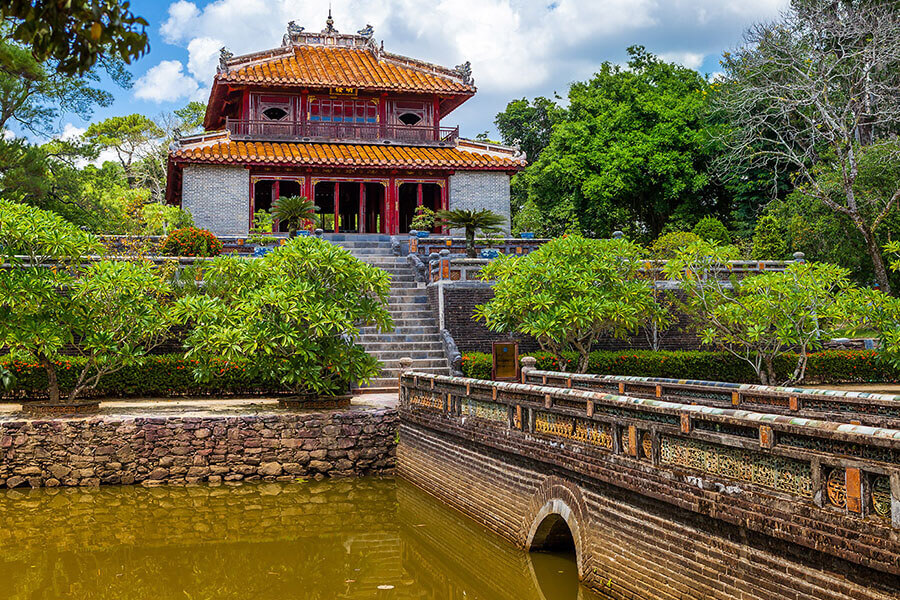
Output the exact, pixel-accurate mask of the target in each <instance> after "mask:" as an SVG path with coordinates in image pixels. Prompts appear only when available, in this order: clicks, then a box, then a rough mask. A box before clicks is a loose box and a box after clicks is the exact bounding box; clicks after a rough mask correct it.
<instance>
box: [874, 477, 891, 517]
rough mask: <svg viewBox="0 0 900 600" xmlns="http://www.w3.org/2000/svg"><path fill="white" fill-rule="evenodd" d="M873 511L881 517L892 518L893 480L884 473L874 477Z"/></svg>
mask: <svg viewBox="0 0 900 600" xmlns="http://www.w3.org/2000/svg"><path fill="white" fill-rule="evenodd" d="M872 511H873V512H874V513H875V514H876V515H878V516H879V517H882V518H885V519H890V518H891V480H890V479H889V478H888V477H885V476H884V475H876V476H875V477H873V478H872Z"/></svg>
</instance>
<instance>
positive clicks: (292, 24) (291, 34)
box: [281, 21, 305, 46]
mask: <svg viewBox="0 0 900 600" xmlns="http://www.w3.org/2000/svg"><path fill="white" fill-rule="evenodd" d="M304 29H305V27H300V26H299V25H297V22H296V21H288V24H287V33H286V34H285V35H284V39H282V40H281V45H282V46H289V45H290V44H291V43H292V42H296V41H297V40H298V39H299V38H300V34H301V33H303V30H304Z"/></svg>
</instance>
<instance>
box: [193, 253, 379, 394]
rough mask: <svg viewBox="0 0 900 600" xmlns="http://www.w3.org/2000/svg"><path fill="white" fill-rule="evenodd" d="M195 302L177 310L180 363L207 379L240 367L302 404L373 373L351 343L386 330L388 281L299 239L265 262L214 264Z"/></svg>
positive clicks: (369, 360)
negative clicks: (186, 328) (306, 397)
mask: <svg viewBox="0 0 900 600" xmlns="http://www.w3.org/2000/svg"><path fill="white" fill-rule="evenodd" d="M203 276H204V281H205V284H206V286H205V289H204V291H203V293H198V294H191V295H188V296H185V297H184V298H182V299H180V300H179V308H178V315H179V318H180V320H181V321H182V322H184V323H186V324H190V325H193V328H192V330H191V332H190V334H189V335H188V338H187V341H186V343H187V346H188V348H189V350H188V352H187V357H188V358H194V359H197V360H198V361H199V363H198V367H197V374H198V376H199V377H201V378H203V379H208V378H210V377H212V376H214V374H215V372H216V369H218V368H221V363H220V361H222V360H224V361H226V362H240V363H242V364H244V363H245V362H246V359H247V357H251V358H252V359H253V360H251V361H249V364H248V369H250V370H252V371H253V374H254V376H258V377H262V378H264V379H268V380H271V381H276V382H280V383H281V384H282V385H284V386H285V387H286V388H288V389H290V390H292V391H294V392H296V393H303V394H319V395H322V394H336V393H340V392H343V391H345V390H346V389H347V387H348V385H349V383H350V382H352V381H360V382H365V381H368V380H369V379H370V378H372V377H375V376H376V375H377V374H378V372H379V365H378V363H377V361H376V360H375V359H374V358H373V357H371V356H370V355H368V354H366V352H365V351H364V350H363V349H362V348H361V347H359V346H357V345H356V344H354V343H353V341H352V340H353V339H354V338H355V336H356V335H357V334H358V332H359V329H358V328H359V327H361V326H364V325H369V324H374V325H376V326H378V327H379V328H380V329H382V330H389V329H390V328H391V327H392V324H391V318H390V315H389V314H388V312H387V309H386V305H387V299H388V292H389V290H390V282H389V276H388V274H387V273H385V272H384V271H382V270H381V269H378V268H375V267H373V266H370V265H367V264H365V263H363V262H362V261H359V260H357V259H356V258H354V257H353V256H352V255H351V254H350V253H349V252H347V251H346V250H344V249H342V248H339V247H337V246H335V245H333V244H329V243H328V242H326V241H324V240H320V239H318V238H315V237H298V238H294V239H292V240H291V241H289V242H288V243H287V244H285V245H284V246H280V247H278V248H276V249H275V250H274V251H272V252H269V253H268V254H266V255H265V257H263V258H259V259H252V260H246V259H241V258H235V257H220V258H218V259H216V260H215V261H213V262H212V264H211V265H210V266H209V267H208V268H207V269H206V270H205V272H204V274H203Z"/></svg>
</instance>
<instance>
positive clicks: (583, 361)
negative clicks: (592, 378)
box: [577, 352, 591, 373]
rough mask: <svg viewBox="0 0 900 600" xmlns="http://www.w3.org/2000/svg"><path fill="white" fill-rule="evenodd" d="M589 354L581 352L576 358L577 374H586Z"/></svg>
mask: <svg viewBox="0 0 900 600" xmlns="http://www.w3.org/2000/svg"><path fill="white" fill-rule="evenodd" d="M590 359H591V353H590V352H582V353H581V354H579V356H578V368H577V372H578V373H587V370H588V364H589V363H590Z"/></svg>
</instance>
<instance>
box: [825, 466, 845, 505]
mask: <svg viewBox="0 0 900 600" xmlns="http://www.w3.org/2000/svg"><path fill="white" fill-rule="evenodd" d="M825 493H826V495H827V496H828V503H829V504H831V505H832V506H836V507H837V508H847V484H846V482H845V481H844V470H843V469H832V470H831V472H830V473H828V477H827V478H826V479H825Z"/></svg>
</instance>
